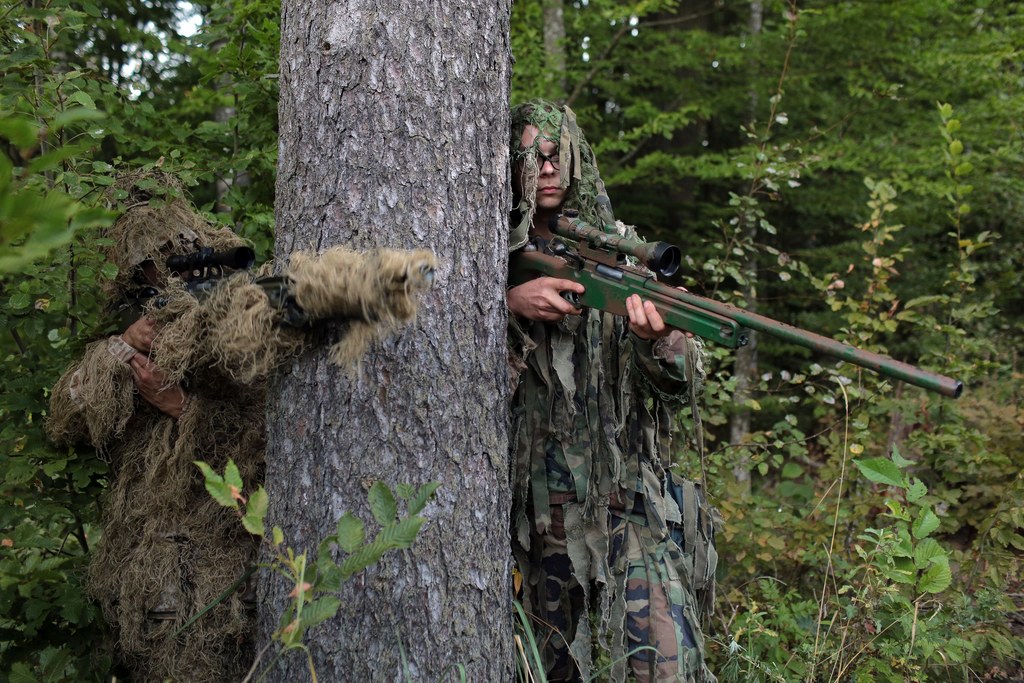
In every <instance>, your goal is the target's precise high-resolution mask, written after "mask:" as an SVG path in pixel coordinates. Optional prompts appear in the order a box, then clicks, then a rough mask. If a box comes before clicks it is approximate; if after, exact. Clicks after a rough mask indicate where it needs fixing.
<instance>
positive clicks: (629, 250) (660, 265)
mask: <svg viewBox="0 0 1024 683" xmlns="http://www.w3.org/2000/svg"><path fill="white" fill-rule="evenodd" d="M549 227H550V228H551V231H552V232H553V233H555V234H556V235H561V236H562V237H568V238H569V239H573V240H576V241H577V242H580V243H586V244H587V245H588V246H589V247H591V248H592V249H600V250H601V251H615V252H618V253H620V254H624V255H626V256H633V257H634V258H636V259H638V260H639V261H640V262H641V263H643V264H644V265H645V266H647V267H648V268H649V269H651V270H652V271H654V272H655V273H657V274H658V275H660V276H661V277H672V276H673V275H675V274H676V272H677V271H678V270H679V265H680V264H681V263H682V260H683V254H682V252H681V251H680V250H679V247H677V246H675V245H674V244H669V243H668V242H641V241H639V240H631V239H627V238H625V237H622V236H621V235H617V234H615V233H609V232H605V231H604V230H601V229H600V228H595V227H593V226H592V225H587V224H586V223H584V222H583V221H581V220H579V219H578V218H576V212H575V211H567V212H566V213H565V214H564V215H562V216H559V217H557V218H552V219H551V223H550V225H549Z"/></svg>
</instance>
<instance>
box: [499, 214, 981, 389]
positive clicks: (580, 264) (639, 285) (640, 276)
mask: <svg viewBox="0 0 1024 683" xmlns="http://www.w3.org/2000/svg"><path fill="white" fill-rule="evenodd" d="M550 228H551V231H552V233H554V234H555V235H558V236H560V237H564V238H566V239H568V240H572V241H573V242H574V243H575V244H573V245H569V244H565V243H562V242H557V241H552V242H551V243H549V244H548V245H547V246H546V247H545V248H544V249H543V250H541V249H538V248H536V247H535V246H533V248H531V245H527V247H525V248H524V249H522V250H520V251H518V252H515V253H514V254H512V256H511V257H510V258H509V284H510V285H513V286H514V285H519V284H523V283H524V282H526V281H528V280H531V279H533V278H535V277H539V276H542V275H547V276H550V277H555V278H560V279H564V280H572V281H574V282H578V283H580V284H582V285H583V286H584V287H585V288H586V290H585V291H584V293H583V294H580V295H576V294H575V292H571V293H569V292H567V293H566V294H569V295H570V297H567V298H569V300H570V302H571V303H573V304H574V305H576V306H577V307H587V308H596V309H598V310H602V311H607V312H609V313H612V314H615V315H621V316H625V315H626V299H627V298H628V297H629V296H630V295H631V294H638V295H640V297H641V298H643V299H645V300H647V301H650V302H652V303H653V304H654V306H655V308H657V309H658V313H660V314H661V317H662V318H663V319H664V321H665V324H666V325H668V326H670V327H674V328H676V329H679V330H683V331H685V332H692V333H693V334H695V335H697V336H699V337H701V338H703V339H705V340H707V341H711V342H714V343H716V344H724V345H725V346H727V347H729V348H733V349H735V348H738V347H740V346H743V345H744V344H746V343H747V330H757V331H759V332H764V333H765V334H770V335H772V336H774V337H778V338H780V339H784V340H786V341H788V342H791V343H793V344H797V345H798V346H802V347H804V348H808V349H811V350H813V351H817V352H819V353H823V354H825V355H828V356H832V357H834V358H837V359H839V360H843V361H846V362H848V363H853V364H854V365H858V366H860V367H863V368H868V369H869V370H873V371H875V372H877V373H879V374H881V375H884V376H886V377H891V378H893V379H898V380H901V381H903V382H907V383H909V384H913V385H915V386H919V387H922V388H924V389H927V390H929V391H934V392H938V393H940V394H943V395H945V396H950V397H953V398H956V397H958V396H960V394H961V392H962V391H963V382H961V381H960V380H957V379H953V378H952V377H946V376H944V375H940V374H937V373H934V372H929V371H927V370H922V369H921V368H918V367H915V366H913V365H910V364H909V363H904V362H902V361H898V360H896V359H895V358H890V357H889V356H884V355H882V354H879V353H873V352H871V351H865V350H863V349H858V348H857V347H855V346H851V345H850V344H846V343H844V342H840V341H836V340H835V339H830V338H828V337H824V336H822V335H820V334H815V333H814V332H809V331H807V330H802V329H800V328H798V327H794V326H792V325H787V324H786V323H784V322H780V321H778V320H773V319H771V318H768V317H765V316H763V315H758V314H756V313H751V312H750V311H747V310H744V309H742V308H739V307H737V306H732V305H730V304H726V303H722V302H720V301H715V300H714V299H708V298H706V297H702V296H697V295H695V294H691V293H689V292H686V291H683V290H680V289H677V288H675V287H670V286H668V285H665V284H663V283H662V282H659V281H658V280H657V279H656V276H658V277H662V278H667V277H671V276H673V275H675V273H676V271H678V269H679V266H680V262H681V252H680V250H679V248H678V247H676V246H673V245H671V244H668V243H666V242H640V241H637V240H630V239H627V238H625V237H621V236H619V235H617V234H614V233H608V232H605V231H604V230H601V229H600V228H595V227H593V226H590V225H587V224H586V223H584V222H583V221H581V220H579V219H578V218H577V217H576V216H575V215H574V214H572V213H570V212H567V213H566V214H563V215H560V216H558V217H556V218H553V219H552V220H551V223H550ZM627 256H632V257H634V258H636V259H637V260H638V261H639V262H640V263H642V264H644V266H646V267H647V268H648V269H650V270H649V271H644V270H641V269H639V268H633V267H630V266H629V265H627V264H626V257H627Z"/></svg>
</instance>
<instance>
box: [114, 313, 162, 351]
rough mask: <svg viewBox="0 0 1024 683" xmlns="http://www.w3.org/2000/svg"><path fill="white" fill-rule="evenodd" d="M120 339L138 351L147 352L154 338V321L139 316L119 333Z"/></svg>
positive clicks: (151, 346)
mask: <svg viewBox="0 0 1024 683" xmlns="http://www.w3.org/2000/svg"><path fill="white" fill-rule="evenodd" d="M121 339H123V340H124V341H125V343H126V344H128V345H130V346H132V347H134V348H135V350H136V351H138V352H139V353H145V354H148V353H149V352H150V351H151V350H152V348H153V340H154V339H156V323H155V322H153V321H152V320H151V319H149V318H145V317H143V318H139V319H138V320H136V321H135V322H133V323H132V324H131V325H129V326H128V329H126V330H125V331H124V332H122V333H121Z"/></svg>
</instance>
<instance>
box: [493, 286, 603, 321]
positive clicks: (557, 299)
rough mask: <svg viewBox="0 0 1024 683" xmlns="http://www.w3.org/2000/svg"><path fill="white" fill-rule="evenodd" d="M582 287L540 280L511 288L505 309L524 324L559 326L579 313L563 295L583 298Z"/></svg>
mask: <svg viewBox="0 0 1024 683" xmlns="http://www.w3.org/2000/svg"><path fill="white" fill-rule="evenodd" d="M584 291H585V288H584V287H583V285H581V284H579V283H578V282H573V281H572V280H563V279H560V278H554V277H548V276H542V277H538V278H534V279H533V280H529V281H527V282H524V283H523V284H521V285H518V286H516V287H512V288H511V289H509V290H508V292H507V293H506V295H505V297H506V301H507V303H508V309H509V310H510V311H512V313H514V314H515V315H517V316H520V317H522V318H526V319H527V320H538V321H542V322H558V321H559V320H561V319H562V318H564V317H565V316H567V315H579V314H580V313H581V312H582V311H581V310H580V309H579V308H577V307H576V306H573V305H572V304H571V303H569V301H567V300H566V298H565V297H564V296H563V292H571V293H574V294H582V293H583V292H584Z"/></svg>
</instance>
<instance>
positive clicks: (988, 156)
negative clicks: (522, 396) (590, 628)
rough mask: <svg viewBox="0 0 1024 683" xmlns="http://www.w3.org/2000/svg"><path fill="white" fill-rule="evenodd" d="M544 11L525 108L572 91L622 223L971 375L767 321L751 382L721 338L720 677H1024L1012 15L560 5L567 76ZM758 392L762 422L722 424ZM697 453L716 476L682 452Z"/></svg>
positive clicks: (890, 344) (520, 66)
mask: <svg viewBox="0 0 1024 683" xmlns="http://www.w3.org/2000/svg"><path fill="white" fill-rule="evenodd" d="M541 5H542V3H541V2H539V1H534V2H526V3H516V4H515V6H514V7H513V36H512V38H513V43H512V45H513V53H514V54H515V56H516V60H517V61H516V70H515V73H514V76H513V100H514V101H519V100H523V99H526V98H529V97H535V96H543V95H547V96H549V97H554V98H555V99H562V100H563V101H568V102H569V103H570V104H571V106H573V108H574V109H575V110H576V111H577V112H578V114H579V119H580V122H581V125H582V126H583V129H584V130H585V131H586V134H587V136H588V138H589V139H590V140H591V142H592V143H593V144H594V145H595V150H596V152H597V155H598V158H599V161H600V163H601V168H602V174H603V176H604V179H605V180H606V182H607V183H608V185H609V194H610V196H611V198H612V201H613V204H614V206H615V209H616V214H617V215H618V216H619V217H620V218H622V219H623V220H626V221H627V222H630V223H634V224H636V225H638V226H639V228H640V230H641V232H643V233H644V234H646V235H648V236H649V237H651V238H657V239H667V240H670V241H673V242H676V243H678V244H680V245H681V246H682V247H683V250H684V253H685V254H687V263H688V265H689V266H690V268H689V272H688V273H686V276H687V286H689V287H690V288H691V289H697V290H698V291H700V290H703V293H708V294H712V293H713V294H714V295H715V296H717V297H719V298H725V299H729V300H732V301H734V302H737V303H741V304H744V305H756V306H757V309H758V312H759V313H762V314H765V315H768V316H770V317H773V318H776V319H779V320H782V321H785V322H789V323H795V324H799V325H800V326H801V327H806V328H808V329H812V330H815V331H822V332H825V333H826V334H829V335H830V336H836V337H839V338H842V339H844V340H848V341H850V342H851V343H854V344H856V345H858V346H860V347H863V348H867V349H869V350H873V351H880V352H883V353H888V354H891V355H893V356H895V357H897V358H899V359H901V360H906V361H909V362H912V363H916V364H920V365H922V366H924V367H926V368H929V369H933V370H938V371H940V372H942V373H944V374H949V375H953V376H955V377H958V378H962V379H964V380H965V382H966V384H967V390H966V393H965V396H964V397H963V398H961V399H960V400H959V401H956V402H953V401H950V400H948V399H941V398H937V397H932V396H927V395H925V394H923V392H921V391H919V390H916V389H912V388H910V387H906V386H900V385H897V384H893V383H891V382H885V381H881V380H880V379H879V378H878V377H877V376H875V375H873V374H872V373H870V372H867V371H861V370H858V369H856V368H853V367H851V366H849V365H846V364H836V363H835V362H834V361H826V360H824V359H820V358H818V359H812V358H810V357H809V355H808V352H807V351H805V350H803V349H799V348H796V347H794V346H791V345H789V344H786V343H782V342H779V341H775V340H772V339H769V338H766V337H765V336H764V335H761V336H760V338H759V339H758V355H757V362H758V365H759V366H760V367H759V369H758V370H757V372H756V374H755V375H754V376H753V377H751V378H749V379H750V380H751V381H750V385H749V387H748V388H746V389H743V388H742V382H741V381H740V379H741V378H740V377H738V376H736V375H735V374H734V369H733V367H732V362H731V361H732V358H733V354H732V353H730V352H727V351H724V350H722V349H716V348H709V349H707V351H708V358H707V364H708V380H707V382H706V388H705V395H704V406H703V411H702V412H703V419H704V425H705V428H706V429H707V430H708V434H707V443H708V444H709V446H710V448H711V453H710V455H709V458H708V462H707V471H708V475H709V483H710V485H711V489H712V494H713V497H714V498H715V500H716V503H717V504H718V505H719V507H720V508H721V510H722V512H723V514H724V516H725V518H726V525H725V528H724V530H723V531H722V533H721V534H720V536H719V552H720V553H721V557H722V563H721V565H720V567H721V569H722V571H721V572H720V575H719V581H720V590H719V616H718V617H717V618H716V619H715V621H714V623H713V624H711V625H709V626H710V627H711V631H712V633H713V634H714V635H713V645H712V661H713V663H714V668H715V670H716V671H717V672H718V673H719V679H720V680H722V681H757V680H760V681H776V680H786V681H791V680H840V679H842V680H898V681H903V680H948V679H950V678H952V679H957V680H960V679H964V680H966V679H967V678H968V677H969V676H970V675H971V673H970V672H971V671H975V672H978V671H982V670H988V671H991V672H992V674H991V675H993V676H998V675H999V671H1004V672H1009V671H1014V670H1015V667H1019V661H1020V658H1021V653H1022V650H1024V644H1022V643H1024V640H1022V637H1021V636H1022V634H1021V633H1020V632H1019V631H1016V632H1015V631H1013V630H1011V629H1012V627H1013V622H1012V621H1011V620H1010V618H1009V617H1010V615H1012V614H1013V613H1014V612H1015V611H1018V610H1019V609H1020V605H1019V604H1018V605H1014V604H1013V602H1012V601H1011V599H1010V598H1009V597H1008V595H1012V594H1013V593H1014V591H1017V592H1019V591H1018V590H1017V588H1016V587H1017V586H1019V580H1018V579H1017V577H1018V576H1019V575H1020V574H1021V545H1022V541H1024V537H1022V535H1021V533H1022V532H1021V529H1022V527H1021V524H1020V522H1021V520H1022V518H1024V513H1022V510H1021V502H1020V501H1021V500H1022V493H1024V491H1022V489H1021V486H1022V479H1021V477H1020V476H1019V472H1020V471H1021V469H1022V468H1024V448H1022V445H1024V444H1022V441H1021V436H1020V434H1021V429H1020V426H1021V424H1024V422H1022V419H1021V412H1020V408H1019V407H1018V406H1019V405H1020V404H1021V394H1022V390H1024V383H1022V376H1021V374H1020V372H1019V369H1018V368H1017V367H1016V366H1017V365H1019V359H1018V358H1017V355H1019V354H1018V353H1017V352H1016V351H1015V349H1019V348H1020V346H1021V338H1022V336H1021V332H1022V331H1024V325H1022V323H1021V322H1020V321H1021V320H1024V317H1022V316H1021V313H1022V312H1024V306H1022V305H1021V303H1022V301H1024V299H1022V297H1021V294H1020V292H1021V291H1022V289H1021V285H1022V282H1021V275H1020V273H1021V272H1024V271H1022V267H1024V258H1022V257H1024V248H1022V246H1021V245H1022V244H1024V233H1022V231H1021V227H1020V226H1021V225H1024V221H1022V218H1024V211H1022V208H1024V203H1022V202H1021V200H1020V198H1021V197H1024V180H1022V179H1024V157H1022V156H1021V155H1020V152H1019V150H1020V144H1019V142H1020V140H1019V137H1020V136H1019V134H1018V131H1019V125H1018V124H1017V122H1016V119H1017V118H1019V117H1018V116H1017V115H1016V113H1014V112H1015V111H1019V110H1020V109H1021V107H1022V106H1024V94H1022V92H1021V90H1020V87H1019V70H1018V68H1017V66H1016V65H1017V64H1019V59H1020V53H1019V49H1020V47H1019V46H1020V45H1021V44H1024V42H1022V40H1024V34H1022V33H1021V25H1020V22H1019V21H1018V20H1017V19H1016V18H1015V17H1014V11H1015V10H1014V9H1013V8H1011V7H1010V6H1009V5H1007V4H1005V3H982V4H980V5H979V4H977V3H975V4H971V5H964V4H963V3H956V2H953V1H952V0H943V1H941V2H925V1H923V0H921V1H918V0H912V1H910V2H905V1H901V2H880V3H864V2H860V3H858V2H842V3H825V2H812V3H799V4H797V3H793V2H784V1H775V2H768V3H763V4H762V3H757V4H756V6H758V7H763V14H761V15H755V13H754V10H755V4H752V3H743V2H738V1H737V2H731V1H727V2H724V3H714V4H713V5H712V4H706V5H704V4H699V3H632V2H625V1H616V0H587V1H582V0H581V1H580V2H573V3H564V9H565V21H564V27H565V34H566V39H565V44H564V49H565V54H566V57H567V59H566V63H567V66H566V69H565V72H564V74H562V75H561V76H562V80H564V83H565V85H564V87H563V88H562V89H561V90H560V91H559V90H558V80H557V79H552V78H550V76H549V75H547V74H544V73H543V70H544V69H545V68H547V65H548V64H549V63H550V59H549V58H546V57H544V56H543V53H542V50H541V49H540V48H541V44H540V40H541V37H542V36H543V34H544V29H545V27H544V25H543V21H544V14H543V12H542V11H541ZM936 102H939V103H940V104H939V105H938V106H937V105H936ZM945 103H951V104H945ZM993 247H995V248H993ZM814 361H817V362H814ZM740 411H748V412H749V413H750V417H751V419H750V428H749V430H748V431H747V432H746V434H745V435H743V437H742V438H741V439H740V440H739V441H736V442H733V443H729V441H730V440H731V439H732V438H733V435H732V434H731V432H730V430H729V427H730V421H731V418H732V416H733V415H734V414H736V413H738V412H740ZM679 421H680V425H681V427H682V428H683V430H686V429H689V428H691V427H692V424H691V421H690V419H689V417H688V416H687V415H685V414H683V415H680V416H679ZM897 454H902V456H899V455H897ZM903 456H905V459H900V458H903ZM680 458H681V459H682V461H683V465H684V467H685V468H688V469H689V471H691V472H698V471H700V470H699V468H700V463H698V462H697V458H696V456H695V454H694V453H693V452H692V448H688V449H686V450H685V451H684V452H682V453H680ZM851 458H852V459H856V460H857V462H858V463H859V466H858V465H854V464H853V463H852V462H851ZM862 469H863V472H862V471H861V470H862ZM737 475H746V476H749V478H750V484H749V487H746V488H745V487H743V486H741V485H740V483H739V481H738V480H737V479H736V477H737ZM1007 582H1009V586H1010V590H1004V588H1003V587H1004V586H1005V585H1007ZM823 596H824V597H823ZM954 596H955V597H954ZM861 648H863V649H862V650H861ZM830 657H831V659H830ZM990 667H992V668H990Z"/></svg>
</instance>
